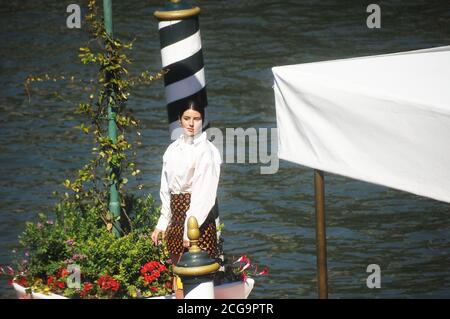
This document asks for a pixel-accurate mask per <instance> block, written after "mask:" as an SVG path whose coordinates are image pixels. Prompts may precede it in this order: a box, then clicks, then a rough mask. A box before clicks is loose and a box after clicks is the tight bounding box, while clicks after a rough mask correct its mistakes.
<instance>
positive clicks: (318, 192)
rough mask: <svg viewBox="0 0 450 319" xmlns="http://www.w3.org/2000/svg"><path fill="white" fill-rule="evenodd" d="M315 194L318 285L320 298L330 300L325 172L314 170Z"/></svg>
mask: <svg viewBox="0 0 450 319" xmlns="http://www.w3.org/2000/svg"><path fill="white" fill-rule="evenodd" d="M314 192H315V199H316V254H317V284H318V288H319V298H320V299H327V298H328V274H327V238H326V230H325V228H326V226H325V184H324V179H323V172H322V171H319V170H314Z"/></svg>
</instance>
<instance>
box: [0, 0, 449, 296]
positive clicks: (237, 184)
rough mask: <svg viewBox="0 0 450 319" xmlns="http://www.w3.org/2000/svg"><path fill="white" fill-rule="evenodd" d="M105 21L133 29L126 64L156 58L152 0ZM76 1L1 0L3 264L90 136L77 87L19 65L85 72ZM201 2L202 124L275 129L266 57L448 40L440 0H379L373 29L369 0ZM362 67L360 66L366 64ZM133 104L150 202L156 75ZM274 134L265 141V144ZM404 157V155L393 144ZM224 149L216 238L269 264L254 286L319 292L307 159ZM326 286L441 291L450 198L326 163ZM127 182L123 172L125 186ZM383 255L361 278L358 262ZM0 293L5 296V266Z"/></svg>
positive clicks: (334, 55)
mask: <svg viewBox="0 0 450 319" xmlns="http://www.w3.org/2000/svg"><path fill="white" fill-rule="evenodd" d="M113 2H114V4H113V10H114V28H115V34H116V35H117V36H118V37H119V38H121V39H123V40H132V39H133V38H136V42H135V46H134V49H133V51H132V53H131V57H132V59H133V64H132V67H131V68H130V72H132V73H135V74H136V73H137V72H140V71H142V70H145V69H148V70H151V71H157V70H159V69H160V66H161V58H160V51H159V37H158V32H157V29H158V28H157V21H156V20H155V18H154V17H153V15H152V14H153V12H154V11H155V10H156V9H158V8H159V7H160V6H161V4H162V3H163V2H164V1H163V0H158V1H155V0H152V1H148V0H147V1H137V0H133V1H131V0H129V1H123V2H119V1H113ZM69 3H78V4H79V5H80V7H81V11H82V14H83V15H84V14H85V13H86V11H87V2H86V1H81V0H80V1H78V2H77V1H70V2H67V3H66V2H64V1H62V2H61V1H28V2H25V1H18V0H15V1H8V2H2V3H1V4H0V21H1V22H0V23H1V29H0V32H1V40H2V41H1V42H2V44H1V49H0V56H1V57H0V70H1V73H0V88H1V94H0V114H1V115H0V122H1V124H0V130H1V134H0V139H1V142H0V176H1V179H0V264H8V263H10V262H11V258H12V253H11V250H12V249H14V247H15V246H16V244H17V237H18V235H19V234H21V232H22V231H23V230H24V224H25V222H26V221H27V220H33V219H35V217H36V215H37V213H38V212H40V211H46V210H49V209H51V207H52V206H53V204H54V201H55V199H54V198H53V197H52V192H53V191H61V190H62V186H61V183H62V181H63V180H64V179H65V178H67V177H73V176H74V174H75V173H76V170H77V169H78V168H80V167H81V165H82V164H83V163H85V162H86V161H87V160H88V158H89V152H88V151H89V149H90V147H91V145H90V142H89V141H86V139H85V137H84V136H82V134H81V133H79V131H78V130H76V129H73V126H75V125H77V124H79V120H80V117H79V116H78V115H75V114H74V113H73V109H74V106H75V105H76V103H77V102H79V101H81V100H82V99H85V98H86V96H87V94H88V93H87V92H86V91H83V90H81V89H80V86H79V85H78V84H77V83H71V82H70V81H59V82H46V83H38V84H36V85H35V86H34V87H33V89H32V90H31V101H30V102H29V100H28V96H27V94H26V92H25V90H24V85H23V84H24V80H25V78H26V77H27V76H28V75H37V74H42V73H46V72H47V73H50V74H53V75H61V74H64V75H66V76H67V75H74V76H75V77H76V78H83V79H89V78H90V77H92V76H94V75H95V73H96V70H94V69H92V68H91V67H88V66H83V65H81V64H80V62H79V60H78V57H77V55H78V48H79V47H80V46H82V45H83V43H84V42H85V41H86V40H87V33H86V28H85V27H86V26H85V25H84V24H82V25H81V29H68V28H67V27H66V17H67V16H68V13H66V6H67V5H68V4H69ZM192 3H194V4H196V5H199V6H200V7H201V8H202V14H201V16H200V26H201V35H202V43H203V54H204V61H205V66H206V71H205V72H206V80H207V88H208V101H209V106H208V110H209V115H210V120H211V123H212V126H214V127H218V128H220V129H222V130H225V128H239V127H241V128H244V129H247V128H256V129H261V128H274V127H276V120H275V106H274V96H273V90H272V84H273V78H272V73H271V67H273V66H278V65H287V64H297V63H305V62H312V61H322V60H332V59H341V58H349V57H356V56H367V55H375V54H382V53H390V52H398V51H405V50H413V49H421V48H429V47H434V46H440V45H448V44H449V40H450V31H449V30H450V4H449V2H448V1H425V0H422V1H421V0H409V1H398V0H392V1H377V2H376V3H377V4H378V5H379V6H380V8H381V28H380V29H369V28H368V27H367V25H366V18H367V17H368V15H369V13H367V12H366V7H367V5H368V3H366V2H365V1H337V0H335V1H332V0H320V1H312V0H303V1H300V0H298V1H288V0H283V1H269V0H244V1H242V0H239V1H237V0H228V1H218V0H217V1H214V0H208V1H192ZM368 76H370V74H368ZM129 106H130V107H131V108H132V109H133V110H134V111H135V115H136V117H138V118H139V119H140V120H141V121H142V130H141V133H142V145H141V146H140V147H139V148H138V149H137V151H138V164H139V167H140V169H141V171H142V174H141V177H140V180H139V181H138V183H142V184H143V185H144V187H143V189H142V190H141V191H138V190H136V191H135V193H136V194H137V195H146V194H148V193H151V194H152V195H154V196H155V197H156V198H157V199H158V201H159V198H158V189H159V179H160V169H161V157H162V154H163V152H164V150H165V148H166V146H167V143H168V133H167V115H166V110H165V102H164V86H163V82H162V81H159V82H155V83H154V84H152V85H151V86H146V87H141V88H138V89H136V90H135V91H134V92H133V94H132V96H131V97H130V100H129ZM273 146H275V145H273ZM405 161H408V159H407V158H405ZM262 166H267V164H263V163H249V161H248V160H247V161H246V162H245V163H224V164H223V166H222V175H221V180H220V185H219V194H218V196H219V202H220V214H221V218H222V221H223V222H224V223H225V229H224V236H225V251H226V253H227V254H230V255H236V256H237V255H240V254H247V255H248V256H249V257H251V258H252V260H254V261H255V262H257V263H259V264H261V265H266V266H268V267H269V269H270V275H269V276H265V277H259V278H257V279H256V286H255V289H254V291H253V293H252V295H251V297H252V298H315V297H316V296H317V290H316V273H315V269H316V259H315V251H316V250H315V249H316V248H315V220H314V216H315V215H314V193H313V171H312V169H310V168H307V167H303V166H299V165H294V164H292V163H288V162H286V161H280V167H279V170H278V172H277V173H276V174H268V175H262V174H260V168H261V167H262ZM325 182H326V214H327V239H328V267H329V291H330V298H399V297H401V298H419V297H424V298H448V297H450V269H449V266H450V231H449V228H450V205H449V204H447V203H443V202H438V201H435V200H431V199H427V198H423V197H418V196H415V195H412V194H408V193H405V192H401V191H397V190H393V189H389V188H386V187H382V186H378V185H373V184H369V183H364V182H360V181H356V180H352V179H349V178H345V177H341V176H337V175H332V174H325ZM130 186H133V184H132V185H130ZM370 264H377V265H379V267H380V269H381V288H379V289H369V288H368V287H367V285H366V279H367V277H368V276H369V275H370V273H367V272H366V270H367V266H368V265H370ZM0 297H2V298H13V297H14V294H13V291H12V288H11V287H10V286H8V285H7V282H6V280H2V281H1V282H0Z"/></svg>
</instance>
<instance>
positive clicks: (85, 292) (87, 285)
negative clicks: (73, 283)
mask: <svg viewBox="0 0 450 319" xmlns="http://www.w3.org/2000/svg"><path fill="white" fill-rule="evenodd" d="M92 288H94V285H93V284H91V283H90V282H85V283H84V284H83V290H82V291H81V292H80V296H81V297H84V296H86V295H88V294H89V293H90V292H91V290H92Z"/></svg>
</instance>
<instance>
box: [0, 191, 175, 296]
mask: <svg viewBox="0 0 450 319" xmlns="http://www.w3.org/2000/svg"><path fill="white" fill-rule="evenodd" d="M128 203H129V205H131V206H132V209H131V208H130V210H131V211H134V214H132V215H131V216H130V221H131V223H132V224H131V225H132V228H133V231H130V232H129V233H128V234H126V235H125V236H122V237H120V238H116V237H114V235H113V234H111V233H110V232H108V231H107V229H106V228H105V227H103V225H102V223H101V222H99V221H98V218H96V215H95V212H94V211H92V212H90V213H89V212H85V214H84V216H80V212H79V211H78V210H77V209H74V208H73V207H72V206H70V205H59V206H58V205H57V208H56V215H58V216H59V217H58V218H56V219H54V220H53V219H49V217H48V216H46V215H43V214H41V215H40V216H39V220H38V221H37V222H35V223H31V222H28V223H27V226H26V229H25V231H24V233H23V234H22V236H21V240H20V243H21V247H20V251H21V252H22V254H21V256H20V258H17V256H16V258H15V259H16V261H15V266H14V267H11V266H1V267H0V274H2V275H3V276H6V277H8V278H9V279H10V283H11V284H12V283H13V282H14V283H16V284H18V285H20V286H22V287H25V288H27V290H28V292H29V293H31V292H32V291H33V292H39V293H43V294H49V293H55V294H59V295H62V296H65V297H69V298H82V299H94V298H147V297H154V296H164V295H170V294H172V293H173V290H172V280H173V273H172V264H171V261H170V259H169V257H168V253H167V251H166V249H165V246H164V244H163V246H154V245H153V243H152V241H151V238H150V236H149V234H148V232H149V229H153V227H154V225H155V224H156V218H157V216H158V214H159V208H156V207H155V205H154V200H153V198H152V196H151V195H149V196H147V198H146V199H136V198H134V199H131V200H129V201H128ZM14 252H15V254H16V255H19V253H18V250H15V251H14Z"/></svg>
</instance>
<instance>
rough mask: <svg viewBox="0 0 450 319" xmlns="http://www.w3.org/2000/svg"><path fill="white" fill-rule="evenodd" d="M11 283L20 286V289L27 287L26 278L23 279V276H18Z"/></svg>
mask: <svg viewBox="0 0 450 319" xmlns="http://www.w3.org/2000/svg"><path fill="white" fill-rule="evenodd" d="M13 282H15V283H16V284H18V285H20V286H22V287H28V281H27V278H25V277H23V276H19V277H18V278H16V279H13Z"/></svg>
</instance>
